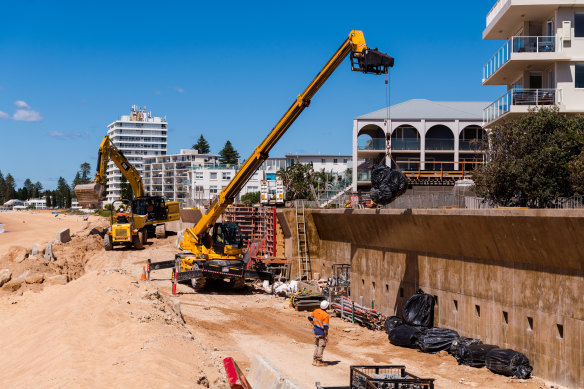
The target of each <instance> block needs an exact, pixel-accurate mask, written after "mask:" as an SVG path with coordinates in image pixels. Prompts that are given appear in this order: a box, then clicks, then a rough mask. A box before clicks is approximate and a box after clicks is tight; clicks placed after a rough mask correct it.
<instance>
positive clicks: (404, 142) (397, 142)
mask: <svg viewBox="0 0 584 389" xmlns="http://www.w3.org/2000/svg"><path fill="white" fill-rule="evenodd" d="M391 149H392V150H420V139H392V140H391Z"/></svg>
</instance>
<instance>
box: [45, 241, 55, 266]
mask: <svg viewBox="0 0 584 389" xmlns="http://www.w3.org/2000/svg"><path fill="white" fill-rule="evenodd" d="M43 257H44V258H45V259H46V260H48V261H50V262H53V261H54V260H55V256H54V255H53V244H52V243H51V242H47V247H46V248H45V255H44V256H43Z"/></svg>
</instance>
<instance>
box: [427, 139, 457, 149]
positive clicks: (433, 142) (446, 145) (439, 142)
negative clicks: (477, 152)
mask: <svg viewBox="0 0 584 389" xmlns="http://www.w3.org/2000/svg"><path fill="white" fill-rule="evenodd" d="M424 148H425V150H426V151H428V150H434V151H437V150H454V138H427V139H426V144H425V146H424Z"/></svg>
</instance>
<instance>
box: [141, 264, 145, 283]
mask: <svg viewBox="0 0 584 389" xmlns="http://www.w3.org/2000/svg"><path fill="white" fill-rule="evenodd" d="M140 279H141V280H145V279H146V266H142V275H141V276H140Z"/></svg>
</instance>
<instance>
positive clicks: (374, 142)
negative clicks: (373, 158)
mask: <svg viewBox="0 0 584 389" xmlns="http://www.w3.org/2000/svg"><path fill="white" fill-rule="evenodd" d="M357 150H385V138H366V137H363V138H359V139H357Z"/></svg>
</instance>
